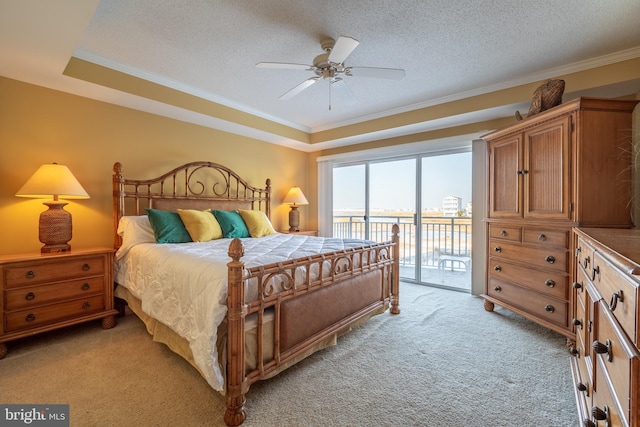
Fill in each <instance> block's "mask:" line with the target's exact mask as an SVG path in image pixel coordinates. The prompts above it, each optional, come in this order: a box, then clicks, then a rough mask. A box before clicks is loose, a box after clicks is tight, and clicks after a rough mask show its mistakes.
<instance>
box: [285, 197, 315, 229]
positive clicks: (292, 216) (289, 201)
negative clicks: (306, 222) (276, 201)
mask: <svg viewBox="0 0 640 427" xmlns="http://www.w3.org/2000/svg"><path fill="white" fill-rule="evenodd" d="M282 203H283V204H285V205H291V210H290V211H289V231H300V211H298V206H300V205H308V204H309V201H308V200H307V198H306V197H304V193H302V190H301V189H300V187H291V189H290V190H289V192H288V193H287V195H286V196H284V200H282Z"/></svg>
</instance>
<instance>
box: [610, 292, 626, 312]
mask: <svg viewBox="0 0 640 427" xmlns="http://www.w3.org/2000/svg"><path fill="white" fill-rule="evenodd" d="M618 301H620V302H624V295H622V290H619V291H618V292H616V293H614V294H613V295H611V300H610V301H609V309H610V310H611V311H615V310H616V307H617V306H618Z"/></svg>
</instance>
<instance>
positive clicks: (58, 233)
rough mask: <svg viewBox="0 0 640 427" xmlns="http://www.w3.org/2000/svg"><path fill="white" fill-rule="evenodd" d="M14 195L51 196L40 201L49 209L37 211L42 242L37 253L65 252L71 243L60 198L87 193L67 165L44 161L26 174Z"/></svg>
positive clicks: (84, 196)
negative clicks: (29, 173) (33, 171)
mask: <svg viewBox="0 0 640 427" xmlns="http://www.w3.org/2000/svg"><path fill="white" fill-rule="evenodd" d="M16 196H18V197H33V198H51V197H52V198H53V200H51V201H46V202H43V204H45V205H47V206H49V209H48V210H46V211H44V212H42V213H41V214H40V226H39V234H38V238H39V240H40V242H42V243H44V246H43V247H42V248H41V249H40V252H41V253H52V252H68V251H70V250H71V245H69V244H68V243H67V242H69V240H71V214H70V213H69V212H67V211H65V210H64V206H65V205H66V204H67V203H66V202H63V201H58V197H61V198H64V199H88V198H89V194H87V192H86V191H85V189H84V188H82V185H80V183H79V182H78V180H77V179H76V177H75V176H73V174H72V173H71V171H70V170H69V168H68V167H66V166H64V165H59V164H57V163H51V164H44V165H42V166H40V168H39V169H38V170H37V171H36V172H35V173H34V174H33V175H32V176H31V178H29V180H28V181H27V182H26V183H25V184H24V185H23V186H22V188H21V189H20V190H19V191H18V192H17V193H16Z"/></svg>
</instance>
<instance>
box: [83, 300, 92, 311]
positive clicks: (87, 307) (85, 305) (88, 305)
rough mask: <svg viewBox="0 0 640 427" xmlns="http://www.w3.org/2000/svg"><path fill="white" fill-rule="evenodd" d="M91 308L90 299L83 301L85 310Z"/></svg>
mask: <svg viewBox="0 0 640 427" xmlns="http://www.w3.org/2000/svg"><path fill="white" fill-rule="evenodd" d="M90 308H91V304H89V302H88V301H85V302H84V303H82V309H83V310H89V309H90Z"/></svg>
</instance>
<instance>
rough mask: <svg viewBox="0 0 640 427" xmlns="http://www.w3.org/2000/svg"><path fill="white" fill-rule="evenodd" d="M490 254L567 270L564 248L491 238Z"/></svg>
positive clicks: (534, 265) (563, 270) (538, 265)
mask: <svg viewBox="0 0 640 427" xmlns="http://www.w3.org/2000/svg"><path fill="white" fill-rule="evenodd" d="M489 256H490V257H500V258H506V259H510V260H512V261H517V262H520V263H526V264H528V265H530V266H532V267H536V266H537V267H544V268H549V269H553V270H558V271H562V272H566V271H567V261H568V258H567V250H566V249H562V248H551V247H548V248H546V247H532V246H524V245H520V244H517V243H510V242H502V241H499V240H495V239H490V240H489Z"/></svg>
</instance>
